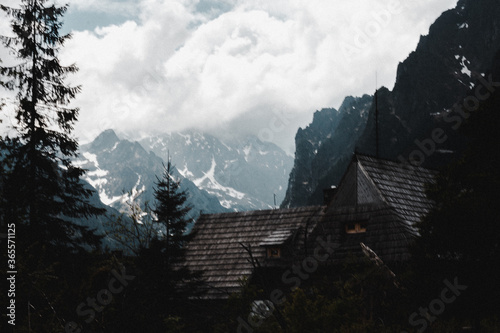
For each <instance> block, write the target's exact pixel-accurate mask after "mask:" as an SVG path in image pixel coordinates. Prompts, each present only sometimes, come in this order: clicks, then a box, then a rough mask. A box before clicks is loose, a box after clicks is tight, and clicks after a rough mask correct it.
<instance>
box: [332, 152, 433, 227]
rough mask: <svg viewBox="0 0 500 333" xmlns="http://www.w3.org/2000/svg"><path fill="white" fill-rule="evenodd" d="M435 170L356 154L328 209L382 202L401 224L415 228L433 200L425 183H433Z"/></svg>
mask: <svg viewBox="0 0 500 333" xmlns="http://www.w3.org/2000/svg"><path fill="white" fill-rule="evenodd" d="M435 175H436V172H435V171H433V170H429V169H425V168H422V167H413V166H405V165H403V164H402V163H398V162H394V161H388V160H383V159H378V158H375V157H372V156H366V155H360V154H357V155H355V156H354V157H353V162H352V163H351V164H350V165H349V167H348V169H347V171H346V173H345V175H344V177H343V178H342V180H341V182H340V184H339V187H338V190H337V193H336V194H335V196H334V197H333V199H332V201H331V204H330V205H329V207H331V208H330V209H333V208H337V207H344V206H356V205H359V204H368V203H372V204H373V203H378V204H381V203H385V204H387V205H388V206H390V207H391V208H393V209H394V211H395V212H396V214H398V216H399V217H400V218H401V220H402V222H403V223H406V224H407V226H409V227H410V229H409V230H410V231H411V232H413V233H416V229H415V227H414V225H415V223H416V222H419V221H420V220H421V218H422V217H423V216H425V214H427V213H428V212H429V210H430V208H431V207H432V205H433V203H432V201H431V200H429V199H428V198H427V196H426V194H425V189H426V184H428V183H432V182H434V177H435Z"/></svg>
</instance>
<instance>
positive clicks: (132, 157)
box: [74, 130, 226, 219]
mask: <svg viewBox="0 0 500 333" xmlns="http://www.w3.org/2000/svg"><path fill="white" fill-rule="evenodd" d="M74 163H75V164H76V165H79V166H81V167H83V168H85V169H87V170H88V171H87V173H86V174H85V176H84V180H85V181H86V182H88V183H89V184H90V185H92V186H93V187H94V188H95V189H96V190H97V192H98V194H99V197H100V200H101V201H102V202H103V203H104V204H106V205H108V206H110V207H112V208H114V209H116V210H118V211H120V212H125V211H128V205H127V202H130V201H131V200H135V201H136V202H138V203H140V204H145V203H150V204H153V203H154V192H153V188H154V184H155V182H156V180H157V178H156V177H161V176H162V174H163V164H164V161H163V160H162V159H161V158H159V157H158V156H156V155H155V154H154V153H152V152H147V151H146V150H145V149H144V148H143V147H142V146H141V145H140V144H139V143H138V142H131V141H128V140H120V139H119V138H118V136H117V135H116V133H115V132H114V131H112V130H106V131H104V132H103V133H101V134H100V135H99V136H98V137H97V138H96V139H95V140H94V141H93V142H91V143H89V144H86V145H82V146H81V148H80V157H79V159H78V160H77V161H75V162H74ZM174 176H175V177H177V178H179V179H181V185H180V189H181V190H184V191H186V192H187V194H188V199H187V203H188V204H190V205H191V206H192V207H193V210H192V212H191V217H192V218H193V219H194V218H196V217H197V216H198V215H199V214H200V212H201V211H203V212H206V213H218V212H224V211H226V209H225V208H224V207H222V206H221V205H220V203H219V201H218V200H217V198H215V197H214V196H212V195H210V194H208V193H207V192H206V191H203V190H200V189H198V188H197V187H196V185H195V184H193V182H191V181H189V180H188V179H185V178H183V177H182V176H181V175H180V174H179V173H178V172H176V171H175V170H174Z"/></svg>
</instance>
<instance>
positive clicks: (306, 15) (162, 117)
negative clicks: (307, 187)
mask: <svg viewBox="0 0 500 333" xmlns="http://www.w3.org/2000/svg"><path fill="white" fill-rule="evenodd" d="M456 1H457V0H418V1H417V0H336V1H335V0H242V1H238V0H170V1H168V0H167V1H162V0H136V1H132V0H128V1H127V0H115V1H113V0H69V3H70V10H69V11H68V13H67V14H66V16H65V18H64V21H65V26H64V29H65V31H72V32H73V39H72V40H71V41H70V42H69V43H68V44H67V45H66V46H65V48H64V49H63V51H62V52H61V54H60V58H61V60H62V61H63V63H64V64H70V63H73V62H74V63H76V64H77V65H78V67H79V68H80V71H79V72H78V74H76V75H72V76H71V77H70V78H68V80H67V82H68V83H74V84H81V85H82V86H83V92H82V93H81V94H79V95H78V97H77V99H76V100H75V105H77V106H79V107H80V108H81V113H80V118H79V122H78V125H77V127H76V130H75V134H76V135H77V136H78V137H79V138H80V139H81V141H82V142H86V141H90V140H91V139H93V138H94V137H95V136H96V135H98V134H99V133H100V131H102V130H104V129H107V128H113V129H115V130H117V131H118V132H123V133H128V135H130V137H131V138H139V137H141V136H145V135H148V134H150V133H156V132H170V131H178V130H183V129H186V128H198V129H202V130H205V131H209V132H211V133H215V134H218V135H219V136H221V135H223V136H227V137H231V136H233V135H242V134H255V135H257V136H259V137H260V138H261V139H263V140H269V141H273V142H275V143H277V144H278V145H280V146H281V147H282V148H284V149H285V150H286V151H287V152H289V153H293V152H294V149H295V147H294V141H293V139H294V136H295V133H296V131H297V129H298V127H305V126H307V124H308V123H310V122H311V120H312V115H313V113H314V111H315V110H318V109H321V108H324V107H334V108H338V107H339V106H340V104H341V103H342V101H343V99H344V97H345V96H348V95H353V96H361V95H363V94H365V93H366V94H373V92H374V91H375V73H376V72H378V86H382V85H384V86H386V87H388V88H389V89H392V88H393V85H394V81H395V77H396V69H397V65H398V63H399V62H401V61H403V60H404V59H405V58H406V57H407V56H408V54H409V53H410V52H411V51H413V50H414V49H415V47H416V46H417V43H418V40H419V38H420V35H425V34H427V33H428V30H429V26H430V25H431V24H432V22H434V20H435V19H436V18H437V17H438V16H439V15H440V14H441V13H442V12H443V11H445V10H447V9H450V8H453V7H454V6H455V5H456ZM0 2H1V3H3V4H6V5H12V6H16V5H17V4H18V3H19V1H13V0H6V1H2V0H0ZM5 29H8V26H7V25H6V22H5V19H3V18H2V20H1V21H0V30H1V31H0V32H2V34H6V33H8V30H7V31H6V30H5ZM2 55H5V51H2V52H0V56H2ZM2 94H3V92H2ZM0 96H1V95H0Z"/></svg>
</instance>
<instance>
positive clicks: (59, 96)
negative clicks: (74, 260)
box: [0, 0, 103, 249]
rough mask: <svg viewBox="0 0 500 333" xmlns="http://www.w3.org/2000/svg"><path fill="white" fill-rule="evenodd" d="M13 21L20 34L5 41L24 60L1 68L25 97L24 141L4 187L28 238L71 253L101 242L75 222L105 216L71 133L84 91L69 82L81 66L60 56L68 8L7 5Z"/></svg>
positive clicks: (15, 146) (17, 141) (18, 143)
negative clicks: (93, 200) (84, 179)
mask: <svg viewBox="0 0 500 333" xmlns="http://www.w3.org/2000/svg"><path fill="white" fill-rule="evenodd" d="M0 7H1V9H2V10H3V11H5V12H6V13H7V14H8V15H9V16H10V17H11V18H12V22H11V23H12V31H13V33H14V35H13V36H0V39H1V41H2V42H3V44H4V45H5V46H6V47H7V48H8V49H10V51H11V53H12V54H14V55H15V57H16V59H17V60H18V63H17V64H16V65H14V66H1V67H0V74H1V75H2V76H3V77H4V78H5V81H4V85H5V86H6V87H7V88H8V89H11V90H14V91H16V92H17V109H16V120H17V125H16V126H15V127H16V130H17V132H18V135H17V137H16V138H13V139H12V140H9V143H10V144H9V145H8V147H7V148H8V153H7V156H6V157H7V158H8V160H10V161H11V163H12V168H10V169H9V177H8V178H7V179H6V180H5V184H4V190H5V193H6V194H7V195H6V196H8V198H7V201H8V203H7V205H6V207H5V208H6V209H7V210H8V212H7V214H6V215H7V216H6V218H8V219H9V220H10V221H12V222H20V223H21V225H25V226H29V231H28V232H27V236H25V237H27V238H31V239H26V238H25V240H26V241H33V240H43V241H45V242H51V244H53V245H54V244H57V245H59V246H63V247H66V248H71V249H83V246H84V245H85V244H93V245H96V244H97V243H98V237H95V235H94V233H93V232H92V231H91V230H88V228H85V227H83V226H81V225H79V224H77V223H74V220H75V219H80V218H86V217H89V216H91V215H97V214H102V213H103V211H102V210H100V209H97V208H95V207H93V206H92V205H90V204H89V203H88V201H87V199H88V198H89V197H90V195H91V192H90V190H88V189H85V188H84V187H83V185H82V183H81V182H80V177H81V176H82V175H83V174H84V170H83V169H81V168H79V167H77V166H74V165H73V164H72V158H74V157H76V156H77V149H78V144H77V141H76V140H75V139H74V138H73V137H72V136H71V132H72V130H73V126H74V124H75V122H76V121H77V116H78V111H79V110H78V108H73V107H70V106H69V103H70V102H71V100H72V99H73V98H74V97H75V96H76V94H77V93H78V92H79V91H80V87H79V86H76V87H71V86H68V85H66V84H65V83H64V80H65V78H66V76H67V74H70V73H74V72H76V71H77V67H76V66H75V65H70V66H63V65H61V64H60V62H59V59H58V57H57V56H58V52H59V50H60V48H61V47H62V46H63V45H64V43H65V42H66V41H67V40H68V39H69V38H71V35H69V34H68V35H63V36H61V35H60V34H59V30H60V28H61V25H62V23H61V21H60V19H61V17H62V16H63V15H64V13H65V12H66V10H67V6H62V7H56V6H55V5H50V6H49V5H47V0H23V1H22V2H21V8H20V9H16V8H10V7H6V6H3V5H0Z"/></svg>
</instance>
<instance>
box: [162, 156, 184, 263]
mask: <svg viewBox="0 0 500 333" xmlns="http://www.w3.org/2000/svg"><path fill="white" fill-rule="evenodd" d="M172 173H173V167H172V164H171V163H170V161H168V163H167V165H166V166H164V171H163V175H162V178H158V177H157V182H156V188H155V192H154V193H155V199H156V207H155V209H154V210H153V212H154V214H155V215H156V222H157V223H159V224H160V225H161V227H162V229H163V235H162V237H161V238H162V239H163V241H164V242H165V249H166V255H167V258H168V259H169V260H172V262H178V260H177V259H179V258H181V257H182V255H181V252H179V251H180V250H181V249H182V247H183V245H184V244H185V242H186V241H187V240H188V238H189V237H190V236H188V235H186V234H185V232H186V227H187V225H188V223H189V219H188V218H187V214H188V213H189V211H190V210H191V207H190V206H188V205H186V199H187V197H186V193H185V192H183V191H180V189H179V185H180V182H178V181H176V180H175V179H174V176H173V174H172ZM170 263H171V262H170V261H169V264H170Z"/></svg>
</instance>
